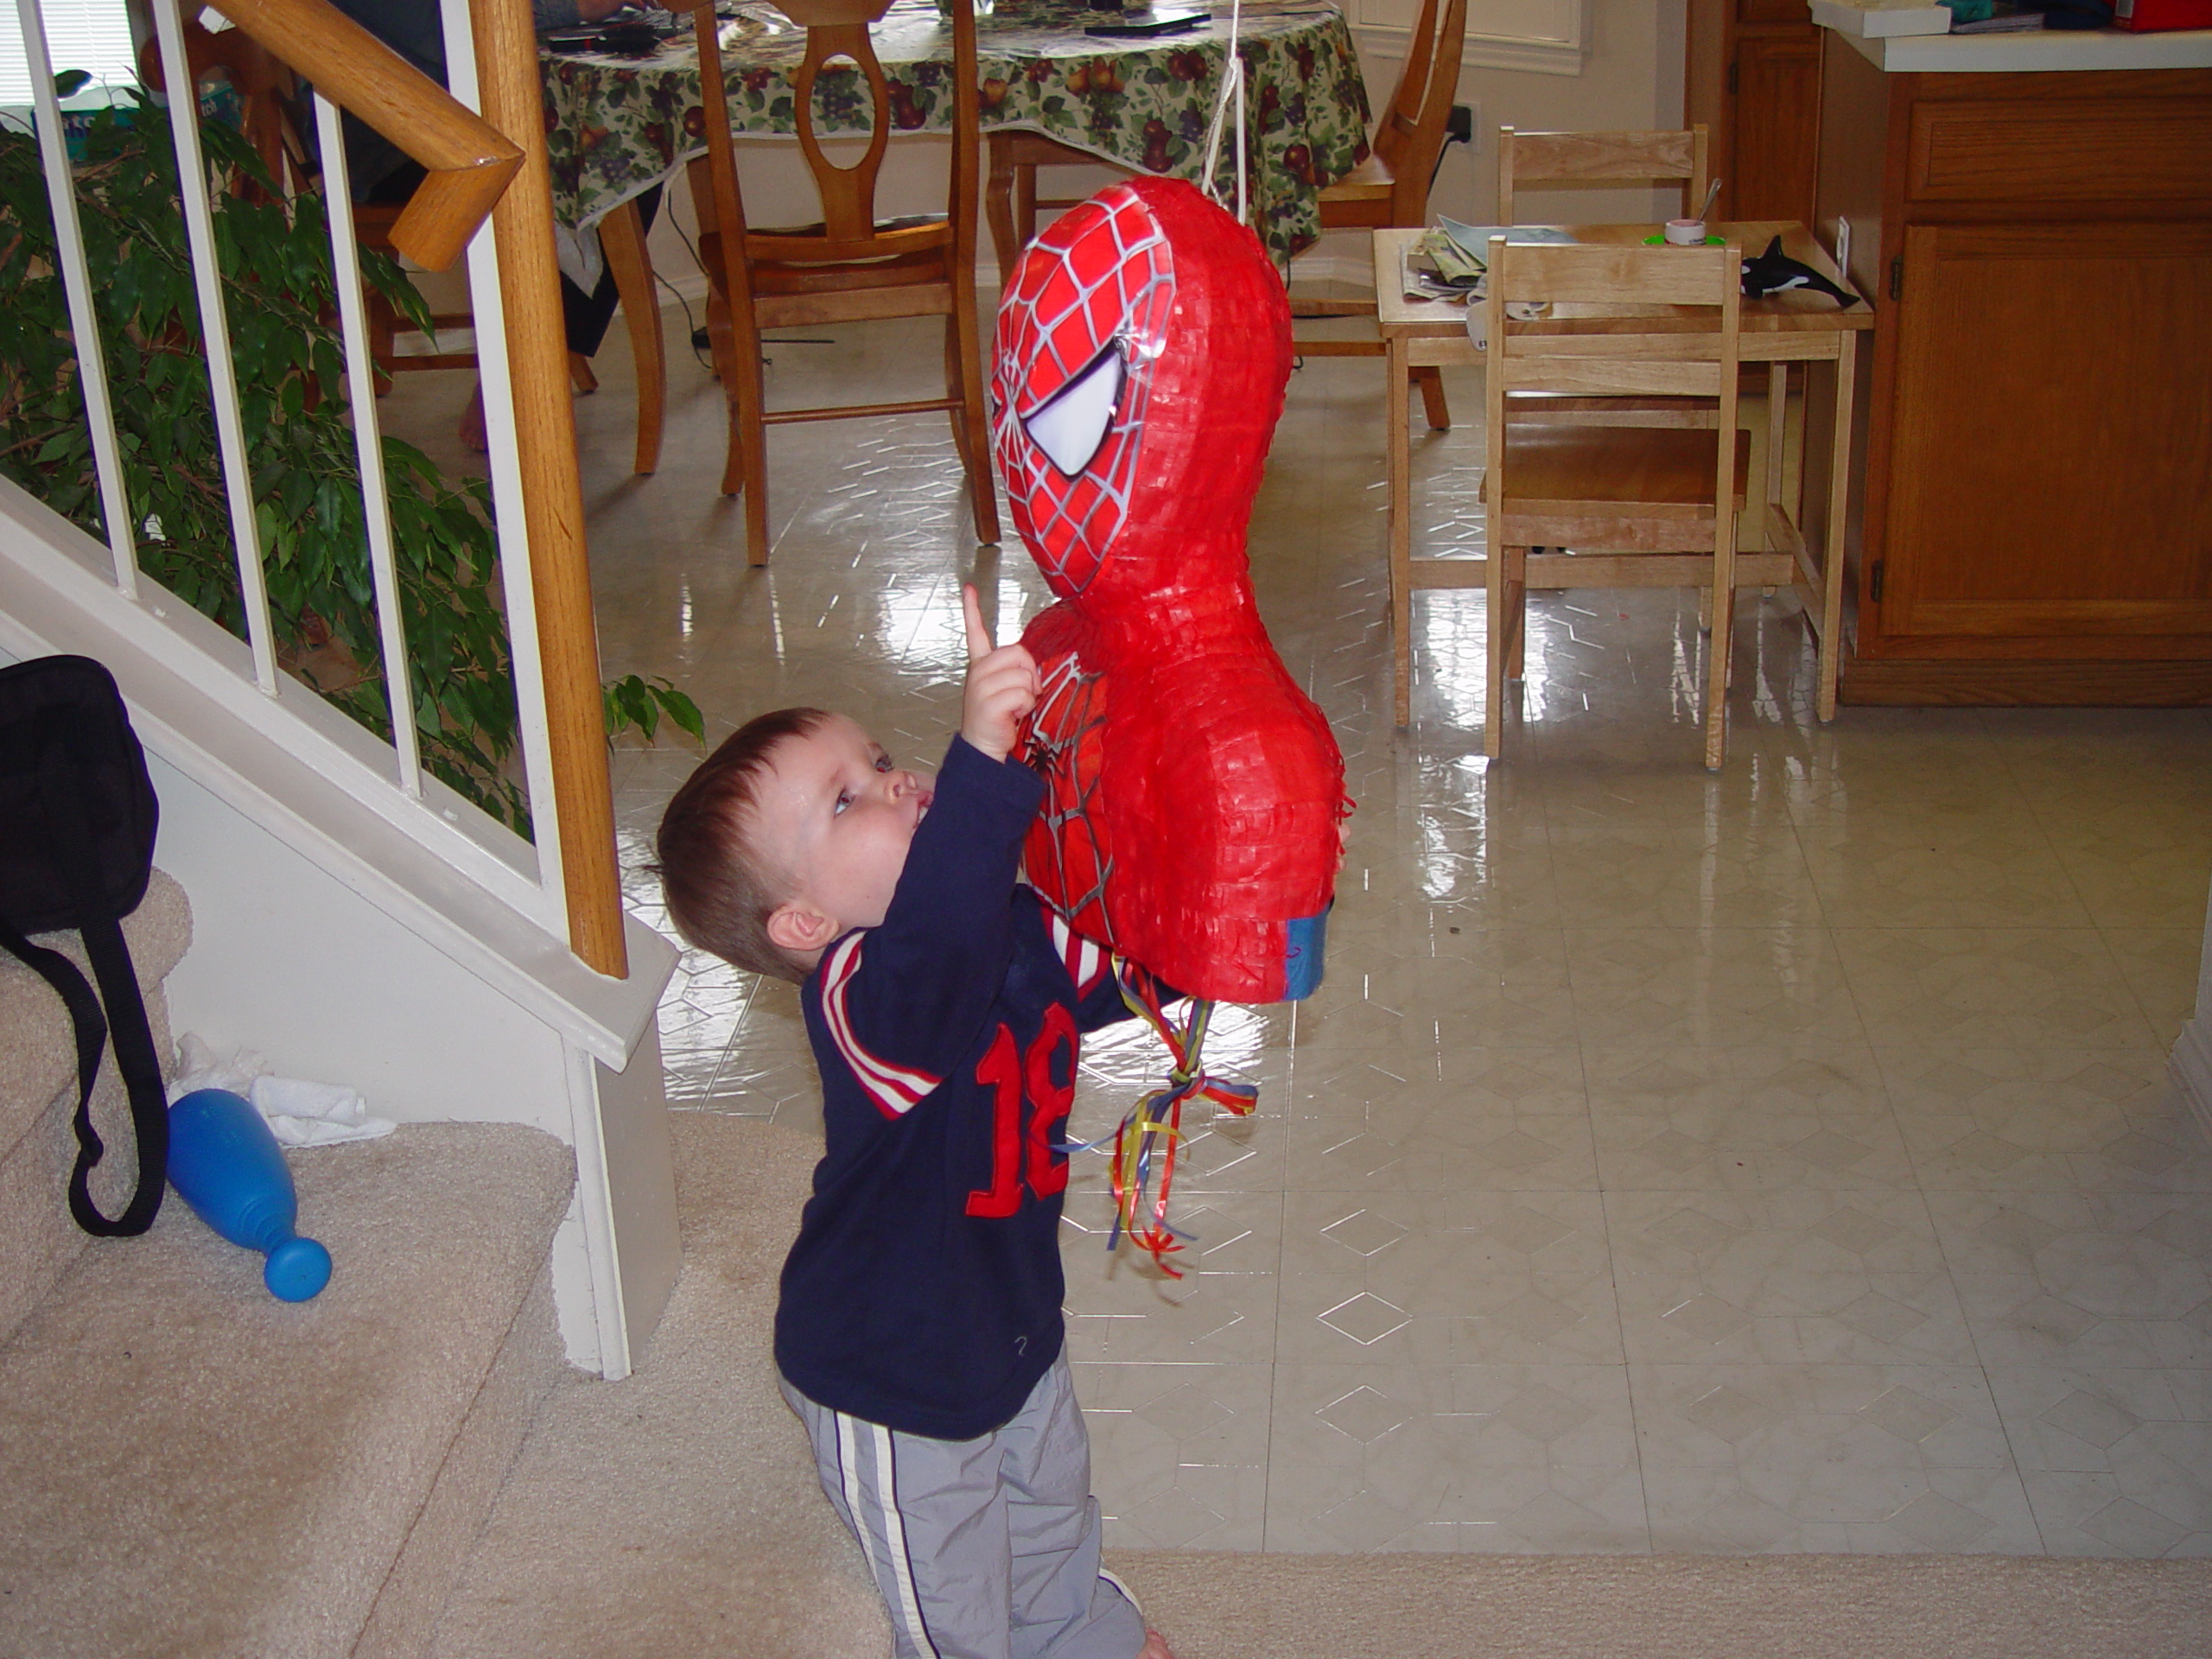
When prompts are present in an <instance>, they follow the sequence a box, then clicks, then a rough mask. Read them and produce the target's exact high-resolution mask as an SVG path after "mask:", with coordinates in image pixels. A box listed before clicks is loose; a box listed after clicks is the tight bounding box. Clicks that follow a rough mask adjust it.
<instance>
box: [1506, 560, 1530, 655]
mask: <svg viewBox="0 0 2212 1659" xmlns="http://www.w3.org/2000/svg"><path fill="white" fill-rule="evenodd" d="M1506 558H1507V564H1506V570H1505V613H1506V616H1507V618H1508V620H1510V622H1511V624H1512V627H1513V648H1512V650H1511V652H1509V653H1508V654H1507V657H1506V660H1505V677H1506V678H1507V679H1509V680H1525V679H1526V678H1528V677H1529V676H1528V668H1529V550H1528V549H1527V548H1525V547H1510V548H1508V549H1506Z"/></svg>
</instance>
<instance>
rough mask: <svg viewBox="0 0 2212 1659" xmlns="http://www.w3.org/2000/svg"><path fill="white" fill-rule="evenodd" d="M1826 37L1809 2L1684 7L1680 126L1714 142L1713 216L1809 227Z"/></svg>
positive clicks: (1716, 1)
mask: <svg viewBox="0 0 2212 1659" xmlns="http://www.w3.org/2000/svg"><path fill="white" fill-rule="evenodd" d="M1825 32H1826V31H1825V30H1822V29H1819V28H1817V27H1815V24H1814V22H1813V14H1812V8H1811V6H1810V4H1809V3H1808V0H1691V3H1690V7H1689V14H1688V52H1689V56H1688V62H1687V64H1686V65H1685V75H1684V82H1683V86H1684V104H1685V108H1684V113H1683V117H1682V121H1683V124H1684V125H1685V126H1688V125H1693V124H1696V123H1698V122H1703V123H1704V124H1705V125H1706V127H1707V130H1709V131H1710V133H1711V135H1712V138H1711V143H1712V150H1711V155H1712V165H1713V176H1714V177H1715V178H1718V179H1719V180H1720V181H1721V187H1720V199H1719V203H1718V204H1717V205H1716V206H1715V207H1714V208H1713V214H1714V216H1715V217H1716V218H1719V219H1796V220H1797V221H1798V222H1799V223H1800V224H1802V225H1808V226H1809V225H1810V224H1811V223H1812V222H1813V185H1814V175H1815V162H1816V159H1817V157H1818V155H1819V150H1820V136H1821V38H1820V37H1821V35H1823V34H1824V33H1825Z"/></svg>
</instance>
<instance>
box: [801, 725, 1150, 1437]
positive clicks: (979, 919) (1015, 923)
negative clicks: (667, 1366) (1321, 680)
mask: <svg viewBox="0 0 2212 1659" xmlns="http://www.w3.org/2000/svg"><path fill="white" fill-rule="evenodd" d="M1042 794H1043V785H1042V784H1041V782H1040V780H1039V779H1038V777H1037V775H1036V774H1035V773H1034V772H1031V771H1030V770H1029V769H1028V768H1027V766H1022V765H1020V763H1018V762H1014V761H1003V762H1000V761H993V760H989V759H988V758H986V757H985V756H984V755H983V754H982V753H980V752H979V751H977V750H976V749H974V748H971V747H969V745H968V744H967V743H966V742H965V741H963V740H961V739H958V738H956V739H954V740H953V743H952V747H951V749H950V752H949V753H947V754H946V756H945V760H944V770H943V771H942V772H940V773H939V774H938V780H937V793H936V798H935V799H934V800H933V802H932V803H931V807H930V810H929V812H928V814H927V816H926V817H924V818H923V820H922V822H921V823H920V824H919V825H918V827H917V828H916V829H915V831H914V838H913V841H912V843H911V845H910V847H909V849H908V851H907V855H906V868H905V870H904V872H903V873H902V874H901V875H900V876H899V884H898V887H897V890H896V891H895V892H894V893H893V896H892V899H891V904H890V907H889V909H888V910H887V912H886V913H885V916H884V918H883V921H882V923H881V924H880V925H878V926H875V927H871V928H863V929H858V930H855V931H853V932H850V933H848V934H846V935H844V936H843V937H842V938H840V939H838V940H837V941H836V943H835V944H832V945H831V946H830V947H829V949H828V950H825V951H824V952H823V957H822V960H821V962H820V963H818V964H817V966H816V969H815V970H814V972H813V973H812V974H811V975H810V976H808V978H807V981H806V983H805V985H804V987H803V988H802V990H801V993H800V1000H801V1002H802V1005H803V1007H804V1010H805V1014H806V1027H807V1035H808V1037H809V1038H810V1040H811V1041H812V1043H813V1046H814V1058H815V1063H816V1065H817V1066H818V1068H819V1069H820V1071H821V1073H822V1097H823V1128H824V1130H825V1132H826V1135H827V1140H828V1149H827V1151H826V1153H825V1154H824V1155H823V1160H822V1161H821V1163H820V1164H819V1165H818V1166H816V1169H815V1172H814V1195H813V1197H812V1198H810V1199H809V1200H808V1202H807V1205H806V1208H805V1211H804V1214H803V1215H802V1217H801V1218H800V1222H799V1234H798V1242H797V1243H794V1244H793V1245H792V1247H791V1255H790V1256H789V1257H788V1258H787V1259H786V1260H785V1263H784V1274H783V1286H782V1294H781V1298H780V1300H779V1303H778V1306H777V1309H776V1363H777V1365H778V1366H779V1369H781V1370H782V1371H783V1374H784V1375H785V1376H786V1377H787V1378H789V1379H790V1381H791V1385H792V1386H793V1387H795V1388H796V1389H798V1390H799V1392H800V1393H802V1394H804V1395H807V1396H808V1397H809V1398H810V1399H812V1400H815V1401H817V1402H819V1403H821V1404H823V1405H825V1406H829V1407H830V1408H833V1409H836V1410H838V1411H842V1412H846V1413H849V1414H851V1415H853V1416H855V1417H860V1418H863V1419H866V1420H867V1421H871V1422H877V1423H881V1424H884V1425H886V1426H887V1427H891V1428H893V1429H898V1430H900V1431H902V1432H905V1433H912V1434H925V1435H928V1436H930V1437H931V1438H932V1439H936V1440H972V1439H974V1438H976V1437H977V1436H979V1435H982V1434H987V1433H989V1432H991V1431H992V1430H993V1429H995V1428H997V1427H1000V1426H1001V1424H1003V1423H1005V1422H1006V1421H1008V1420H1009V1419H1010V1418H1012V1417H1013V1416H1014V1414H1015V1413H1016V1412H1018V1411H1019V1410H1020V1408H1021V1405H1022V1402H1024V1401H1025V1400H1027V1398H1028V1395H1029V1392H1030V1390H1031V1389H1032V1388H1033V1387H1034V1386H1035V1385H1036V1383H1037V1381H1038V1379H1039V1377H1041V1376H1043V1375H1044V1374H1045V1371H1046V1368H1047V1367H1048V1366H1050V1365H1051V1364H1052V1360H1053V1358H1054V1357H1055V1356H1057V1355H1058V1352H1059V1351H1060V1346H1061V1344H1062V1342H1063V1340H1064V1339H1065V1329H1064V1327H1063V1324H1062V1319H1061V1312H1060V1305H1061V1300H1062V1294H1063V1288H1064V1287H1063V1283H1062V1280H1061V1275H1060V1253H1059V1218H1060V1195H1061V1192H1062V1191H1063V1189H1065V1186H1066V1185H1067V1159H1066V1155H1065V1154H1063V1153H1060V1152H1057V1151H1054V1150H1053V1148H1054V1147H1056V1146H1057V1145H1058V1144H1060V1143H1061V1142H1062V1141H1064V1139H1065V1126H1066V1121H1067V1112H1068V1103H1069V1101H1070V1099H1071V1096H1072V1095H1073V1093H1074V1084H1075V1076H1076V1061H1077V1053H1078V1052H1079V1048H1080V1043H1081V1036H1080V1033H1083V1032H1084V1031H1089V1030H1095V1029H1096V1028H1097V1027H1100V1026H1103V1025H1105V1024H1107V1023H1109V1021H1111V1020H1116V1019H1119V1018H1122V1017H1124V1016H1125V1014H1126V1013H1127V1009H1126V1007H1125V1005H1124V1003H1123V1001H1122V995H1121V992H1120V988H1119V987H1118V986H1117V984H1116V980H1115V976H1114V971H1113V965H1112V963H1111V961H1110V960H1109V957H1107V955H1106V953H1105V952H1104V951H1103V950H1100V949H1099V948H1098V947H1097V946H1096V945H1095V944H1090V942H1089V941H1087V940H1084V939H1082V938H1079V937H1077V936H1076V935H1074V934H1072V933H1071V932H1070V931H1069V930H1068V928H1067V926H1066V925H1065V923H1064V922H1062V921H1061V920H1060V919H1059V918H1058V916H1057V915H1056V914H1055V913H1054V912H1052V910H1051V909H1050V907H1049V906H1046V904H1045V903H1044V902H1043V900H1041V899H1039V898H1038V897H1037V895H1036V893H1034V892H1033V891H1032V890H1031V889H1030V888H1029V887H1026V886H1023V885H1021V884H1020V883H1019V882H1018V880H1017V879H1016V878H1017V873H1018V869H1019V865H1020V855H1021V842H1022V838H1023V836H1025V835H1026V834H1027V831H1028V829H1029V824H1030V821H1031V820H1032V819H1033V817H1035V816H1036V813H1037V808H1038V805H1039V801H1040V799H1041V798H1042Z"/></svg>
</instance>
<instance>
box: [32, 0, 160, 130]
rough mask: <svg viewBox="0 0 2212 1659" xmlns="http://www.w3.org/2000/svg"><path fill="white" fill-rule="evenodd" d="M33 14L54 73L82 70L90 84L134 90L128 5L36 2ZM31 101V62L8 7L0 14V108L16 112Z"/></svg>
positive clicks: (102, 0) (95, 0)
mask: <svg viewBox="0 0 2212 1659" xmlns="http://www.w3.org/2000/svg"><path fill="white" fill-rule="evenodd" d="M38 10H39V11H40V12H41V14H42V15H43V16H44V17H45V19H46V45H47V51H48V54H50V55H51V56H52V57H53V60H54V73H57V74H59V73H60V72H61V71H63V70H65V69H83V70H86V71H87V72H88V73H90V74H91V75H92V79H93V81H94V83H95V84H105V85H111V86H135V85H137V79H138V69H137V63H136V61H135V60H134V58H133V56H132V54H131V50H130V11H129V10H128V7H127V0H38ZM30 101H31V72H30V57H29V53H28V52H27V51H26V50H25V49H24V46H23V36H22V25H21V22H20V21H19V19H18V17H17V15H16V8H15V7H13V6H8V7H5V8H4V9H0V105H4V106H7V107H10V108H18V109H20V108H22V107H25V106H27V105H29V103H30Z"/></svg>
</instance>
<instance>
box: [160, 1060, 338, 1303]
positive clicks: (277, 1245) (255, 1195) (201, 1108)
mask: <svg viewBox="0 0 2212 1659" xmlns="http://www.w3.org/2000/svg"><path fill="white" fill-rule="evenodd" d="M169 1185H171V1186H174V1187H175V1188H176V1190H177V1195H178V1196H179V1197H180V1198H182V1199H183V1200H184V1201H185V1202H186V1203H187V1204H188V1205H191V1206H192V1209H193V1213H194V1214H195V1215H197V1216H198V1217H200V1220H202V1221H204V1222H206V1223H207V1224H208V1225H209V1226H210V1227H213V1229H214V1230H216V1231H217V1232H219V1233H220V1234H221V1235H222V1236H224V1237H225V1238H227V1239H229V1240H230V1241H231V1243H233V1244H243V1245H245V1247H246V1249H250V1250H259V1251H260V1252H261V1253H262V1254H263V1255H266V1256H267V1257H268V1258H269V1261H268V1264H267V1265H266V1266H265V1267H264V1268H262V1270H261V1277H262V1280H263V1281H264V1283H266V1284H267V1285H268V1287H269V1291H270V1294H271V1295H273V1296H275V1297H277V1299H278V1300H282V1301H287V1302H304V1301H305V1300H308V1297H310V1296H312V1295H314V1294H315V1292H317V1291H319V1290H321V1288H322V1287H324V1286H325V1285H327V1284H328V1283H329V1282H330V1252H329V1251H328V1250H326V1249H323V1248H322V1246H321V1245H320V1244H318V1243H315V1240H313V1239H311V1238H302V1237H300V1236H297V1235H296V1234H295V1233H294V1232H293V1230H292V1227H293V1224H294V1223H296V1221H297V1220H298V1219H299V1213H300V1211H299V1199H298V1198H297V1197H296V1195H295V1194H294V1192H293V1191H292V1172H291V1171H290V1169H289V1168H288V1167H286V1166H285V1163H284V1154H283V1152H281V1151H280V1150H278V1148H277V1137H276V1136H275V1135H271V1134H270V1132H269V1126H268V1125H267V1124H266V1123H264V1122H262V1121H261V1114H260V1113H258V1112H257V1111H255V1110H254V1109H253V1108H252V1107H251V1105H249V1104H248V1103H246V1102H245V1101H244V1100H242V1099H240V1098H239V1097H238V1096H236V1095H234V1094H232V1093H231V1092H230V1091H229V1090H226V1089H195V1090H193V1092H192V1093H190V1094H188V1095H186V1096H183V1097H182V1098H181V1099H180V1100H178V1101H177V1102H176V1103H175V1104H173V1105H172V1106H170V1108H169Z"/></svg>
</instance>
